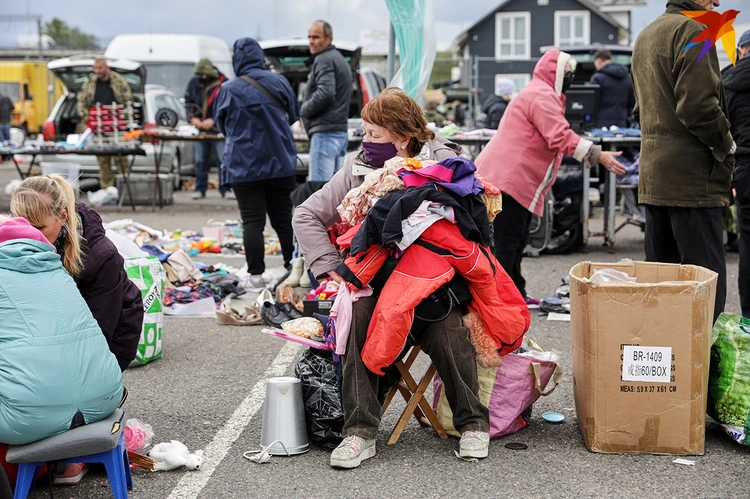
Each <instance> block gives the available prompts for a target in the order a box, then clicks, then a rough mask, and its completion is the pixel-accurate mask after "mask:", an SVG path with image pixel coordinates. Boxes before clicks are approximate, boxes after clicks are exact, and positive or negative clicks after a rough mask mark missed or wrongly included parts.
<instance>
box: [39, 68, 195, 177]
mask: <svg viewBox="0 0 750 499" xmlns="http://www.w3.org/2000/svg"><path fill="white" fill-rule="evenodd" d="M107 64H108V65H109V67H110V69H111V70H112V71H116V72H117V73H119V74H121V75H122V76H123V77H125V79H126V80H127V82H128V84H129V85H130V88H131V90H132V91H133V99H134V100H135V101H137V102H141V103H143V112H142V118H141V119H142V123H139V125H140V126H143V127H146V128H148V127H150V126H155V123H156V118H155V117H156V113H157V112H158V111H159V110H161V109H165V108H167V109H173V110H174V111H175V112H177V115H178V116H179V124H180V125H182V124H187V119H186V116H185V108H184V106H183V105H182V104H181V103H180V100H179V98H178V97H177V96H176V95H175V94H174V93H173V92H172V91H170V90H169V89H168V88H167V87H164V86H161V85H147V84H146V68H145V67H143V65H142V64H141V63H139V62H135V61H128V60H125V59H113V60H110V59H108V60H107ZM47 67H48V68H49V69H50V71H52V72H53V73H54V74H55V75H56V76H57V77H58V78H59V79H60V81H62V82H63V84H64V85H65V88H66V90H67V92H66V93H65V94H64V95H63V96H62V97H60V100H58V101H57V104H55V107H54V108H53V109H52V112H51V113H50V116H49V118H47V121H46V122H45V123H44V127H43V134H44V138H45V140H55V141H57V140H65V138H66V137H67V136H68V134H72V133H76V128H77V126H78V124H79V123H80V121H81V117H80V116H79V115H78V99H77V93H78V92H79V91H80V90H81V88H82V87H83V84H84V83H85V82H86V81H87V80H88V79H89V78H90V77H91V75H93V74H94V58H93V57H91V56H85V55H81V56H72V57H66V58H64V59H57V60H54V61H51V62H50V63H49V64H48V65H47ZM141 147H143V149H144V150H145V151H146V156H136V157H135V163H134V165H133V172H134V173H154V172H155V170H156V155H157V153H159V151H160V148H161V145H160V144H156V145H152V144H143V145H142V146H141ZM39 161H45V162H49V163H53V162H65V163H69V162H74V163H78V164H80V165H81V178H84V179H86V178H98V177H99V164H98V162H97V160H96V157H95V156H77V155H45V156H41V157H40V159H39ZM159 171H160V173H172V174H173V175H174V179H175V181H174V183H175V189H179V186H180V183H181V177H182V176H183V175H192V174H193V173H194V169H193V145H192V143H191V142H183V141H167V142H164V153H163V157H162V159H161V164H160V170H159Z"/></svg>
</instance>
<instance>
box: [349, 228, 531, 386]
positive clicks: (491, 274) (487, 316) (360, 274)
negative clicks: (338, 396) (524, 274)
mask: <svg viewBox="0 0 750 499" xmlns="http://www.w3.org/2000/svg"><path fill="white" fill-rule="evenodd" d="M387 257H388V250H387V249H385V248H382V247H380V246H377V245H373V246H371V247H370V248H369V249H368V250H367V251H365V252H364V253H360V254H358V255H356V256H350V257H348V258H347V259H346V261H345V262H344V263H345V265H346V267H347V268H348V272H345V274H347V275H342V277H344V279H345V280H346V281H347V285H348V286H349V287H350V288H352V289H357V288H358V287H362V286H364V285H365V284H367V283H368V282H369V281H370V279H372V278H373V276H374V275H375V274H376V273H377V271H378V269H380V267H381V266H382V265H383V263H384V262H385V260H386V258H387ZM456 274H459V275H461V276H462V277H464V278H465V279H466V280H467V281H468V283H469V289H470V290H471V294H472V296H473V300H472V302H471V304H470V306H469V311H470V312H476V313H477V314H478V315H479V317H480V318H481V320H482V323H483V326H484V327H483V328H482V329H481V330H480V331H472V333H473V334H472V339H473V340H474V344H475V346H476V345H477V339H476V337H475V335H476V334H477V333H478V334H482V335H484V334H486V336H487V337H488V338H489V340H490V342H491V344H492V345H493V346H494V347H495V348H496V352H497V353H498V354H499V355H501V356H502V355H505V354H508V353H510V352H512V351H514V350H515V349H517V348H518V347H519V346H521V342H522V341H523V336H524V334H525V333H526V331H527V330H528V329H529V323H530V317H529V310H528V307H527V306H526V302H525V301H524V299H523V297H522V296H521V294H520V293H519V292H518V289H517V288H516V286H515V284H513V281H512V280H511V279H510V277H508V274H507V273H506V272H505V271H504V270H503V268H502V267H501V266H500V264H499V263H498V262H497V260H495V257H494V256H492V253H491V251H490V250H489V248H487V247H485V246H482V245H480V244H478V243H476V242H473V241H468V240H466V239H465V238H464V237H463V236H462V235H461V232H460V231H459V229H458V227H457V226H456V225H454V224H451V223H450V222H448V221H447V220H440V221H437V222H435V224H433V225H432V226H431V227H430V228H428V229H427V230H426V231H425V232H424V233H423V234H422V236H421V237H420V239H419V240H417V242H415V243H414V244H412V245H411V246H410V247H409V248H407V249H406V251H405V252H404V254H403V256H402V257H401V258H400V259H399V263H398V265H397V266H396V269H395V270H394V271H393V273H392V274H391V276H390V277H389V278H388V281H387V283H386V284H385V286H384V287H383V289H382V291H381V293H380V297H379V298H378V304H377V306H376V307H375V311H374V313H373V317H372V321H371V322H370V326H369V328H368V331H367V341H366V342H365V346H364V348H363V349H362V360H363V361H364V363H365V365H366V366H367V368H368V369H369V370H370V371H372V372H374V373H377V374H382V373H385V370H386V369H387V368H388V366H390V365H391V364H393V363H394V362H395V361H396V359H397V358H398V355H399V354H400V353H401V351H402V350H403V348H404V346H405V345H406V339H407V336H408V335H409V331H410V330H411V327H412V324H413V322H414V308H415V307H416V306H417V305H418V304H419V303H420V302H421V301H422V300H423V299H425V298H426V297H428V296H430V295H431V294H432V293H433V292H434V291H435V290H437V289H438V288H439V287H440V286H442V285H443V284H445V283H447V282H449V281H450V280H451V279H452V278H453V277H454V276H455V275H456ZM486 339H487V338H485V340H486ZM480 343H487V342H486V341H482V340H481V339H480ZM478 354H480V352H478Z"/></svg>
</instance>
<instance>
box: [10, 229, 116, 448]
mask: <svg viewBox="0 0 750 499" xmlns="http://www.w3.org/2000/svg"><path fill="white" fill-rule="evenodd" d="M121 398H122V375H121V373H120V368H119V366H118V365H117V359H116V358H115V356H114V355H113V354H112V353H111V352H110V351H109V347H108V346H107V340H106V339H105V338H104V336H103V335H102V332H101V330H100V329H99V325H98V324H97V322H96V320H95V319H94V317H93V316H92V315H91V312H90V311H89V308H88V306H87V305H86V302H85V301H84V300H83V298H82V297H81V294H80V293H79V292H78V288H77V287H76V284H75V282H73V279H72V278H71V277H70V275H68V273H67V272H66V271H65V270H64V269H63V267H62V263H61V261H60V257H59V256H58V255H57V253H55V248H54V247H53V246H52V245H51V244H50V243H49V242H48V241H47V240H46V239H45V237H44V236H43V235H42V233H41V232H39V230H37V229H35V228H34V227H32V226H31V225H30V224H29V223H28V222H27V221H26V220H25V219H23V218H8V217H3V216H0V442H2V443H5V444H11V445H20V444H27V443H30V442H34V441H36V440H41V439H43V438H47V437H51V436H53V435H57V434H59V433H63V432H65V431H67V430H69V429H71V427H75V426H80V425H82V424H84V423H85V424H88V423H93V422H96V421H100V420H102V419H104V418H106V417H107V416H109V415H110V414H112V412H113V411H114V410H115V409H116V408H117V406H118V404H119V403H120V399H121Z"/></svg>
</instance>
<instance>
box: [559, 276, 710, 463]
mask: <svg viewBox="0 0 750 499" xmlns="http://www.w3.org/2000/svg"><path fill="white" fill-rule="evenodd" d="M602 268H613V269H616V270H620V271H622V272H625V273H627V274H628V275H630V276H631V277H635V278H636V279H637V282H636V283H635V284H625V283H605V284H598V283H591V282H590V281H589V280H588V279H589V278H590V277H591V275H592V274H593V273H594V272H595V271H596V270H599V269H602ZM716 280H717V274H716V273H715V272H712V271H710V270H707V269H704V268H702V267H696V266H692V265H673V264H663V263H645V262H627V263H619V264H612V263H591V262H582V263H579V264H578V265H576V266H575V267H573V268H572V269H571V270H570V306H571V329H572V335H573V337H572V342H573V392H574V396H575V404H576V413H577V417H578V426H579V428H580V430H581V434H582V435H583V440H584V442H585V444H586V447H587V448H588V449H589V450H590V451H593V452H607V453H649V454H690V455H696V454H703V452H704V438H705V423H706V396H707V392H708V370H709V355H710V351H711V349H710V347H711V326H712V323H713V312H714V299H715V296H716Z"/></svg>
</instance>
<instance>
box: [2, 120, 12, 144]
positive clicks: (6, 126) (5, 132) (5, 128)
mask: <svg viewBox="0 0 750 499" xmlns="http://www.w3.org/2000/svg"><path fill="white" fill-rule="evenodd" d="M7 140H10V123H0V142H5V141H7Z"/></svg>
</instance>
